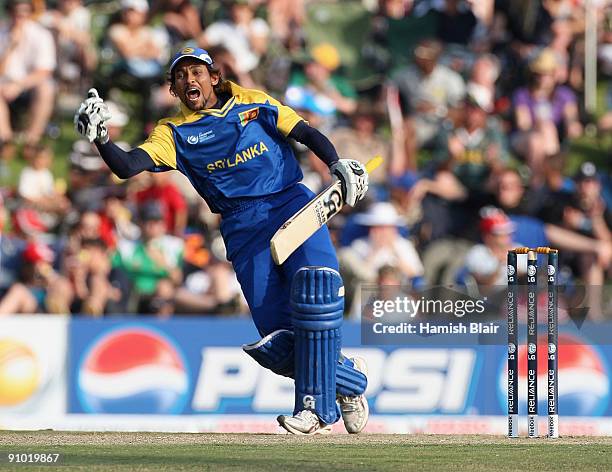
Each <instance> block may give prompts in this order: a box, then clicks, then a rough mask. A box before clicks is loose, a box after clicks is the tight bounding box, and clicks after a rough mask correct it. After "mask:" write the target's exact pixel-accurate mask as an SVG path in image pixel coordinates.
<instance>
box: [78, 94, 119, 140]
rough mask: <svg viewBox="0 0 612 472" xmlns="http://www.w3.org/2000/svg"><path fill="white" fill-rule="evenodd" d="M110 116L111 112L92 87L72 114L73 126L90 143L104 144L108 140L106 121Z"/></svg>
mask: <svg viewBox="0 0 612 472" xmlns="http://www.w3.org/2000/svg"><path fill="white" fill-rule="evenodd" d="M110 118H111V114H110V111H108V107H107V106H106V104H105V103H104V100H102V99H101V98H100V96H99V95H98V91H97V90H96V89H94V88H92V89H89V92H87V98H86V99H85V101H84V102H83V103H81V106H80V107H79V109H78V110H77V112H76V114H75V115H74V127H75V129H76V131H77V133H79V134H80V135H81V136H83V137H85V138H87V139H88V140H89V142H90V143H93V142H94V141H96V142H98V143H101V144H104V143H106V142H108V129H107V128H106V122H107V121H108V120H110Z"/></svg>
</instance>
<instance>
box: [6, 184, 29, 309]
mask: <svg viewBox="0 0 612 472" xmlns="http://www.w3.org/2000/svg"><path fill="white" fill-rule="evenodd" d="M7 217H8V214H7V209H6V208H5V206H4V197H2V194H0V297H3V296H4V294H5V293H6V292H7V291H8V289H9V288H10V287H11V285H12V284H14V283H15V281H16V280H17V276H18V275H19V269H20V267H21V253H22V252H23V249H24V247H25V244H26V242H25V241H24V240H23V239H21V238H18V237H15V236H13V235H10V234H7V233H6V223H7Z"/></svg>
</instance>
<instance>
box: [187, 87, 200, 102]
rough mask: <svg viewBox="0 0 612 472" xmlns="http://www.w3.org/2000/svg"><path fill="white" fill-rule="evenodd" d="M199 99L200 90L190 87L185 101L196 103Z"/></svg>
mask: <svg viewBox="0 0 612 472" xmlns="http://www.w3.org/2000/svg"><path fill="white" fill-rule="evenodd" d="M199 98H200V90H199V89H197V88H195V87H191V88H190V89H187V99H188V100H189V101H191V102H196V101H197V100H198V99H199Z"/></svg>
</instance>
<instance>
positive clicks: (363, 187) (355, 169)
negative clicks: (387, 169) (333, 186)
mask: <svg viewBox="0 0 612 472" xmlns="http://www.w3.org/2000/svg"><path fill="white" fill-rule="evenodd" d="M329 170H330V172H331V174H332V176H335V177H336V178H338V179H339V180H340V182H341V184H342V196H343V197H344V203H346V204H347V205H350V206H355V204H356V203H357V202H358V201H359V200H361V199H362V198H363V197H365V194H366V192H367V191H368V171H367V170H366V168H365V166H364V165H363V164H362V163H361V162H359V161H356V160H354V159H340V160H339V161H338V162H335V163H334V164H332V166H331V167H330V168H329Z"/></svg>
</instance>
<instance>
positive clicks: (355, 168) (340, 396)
mask: <svg viewBox="0 0 612 472" xmlns="http://www.w3.org/2000/svg"><path fill="white" fill-rule="evenodd" d="M168 80H169V84H170V92H171V93H172V94H173V95H174V96H176V97H178V98H179V99H180V101H181V107H180V112H179V113H178V114H177V115H176V116H174V117H171V118H166V119H163V120H160V121H159V122H158V124H157V126H156V127H155V128H154V129H153V131H152V132H151V134H150V136H149V137H148V139H147V140H146V141H145V142H144V143H143V144H141V145H140V146H138V147H137V148H135V149H132V150H131V151H129V152H126V151H123V150H121V149H120V148H119V147H118V146H116V145H115V144H113V143H112V142H111V141H110V140H109V137H108V132H107V128H106V122H107V121H108V120H109V118H110V113H109V111H108V108H107V107H106V105H105V104H104V101H103V100H102V99H101V98H100V97H99V96H98V94H97V92H96V91H95V89H92V90H90V91H89V94H88V97H87V98H86V99H85V101H84V102H83V103H82V104H81V106H80V108H79V109H78V111H77V113H76V115H75V127H76V129H77V132H78V133H80V134H81V135H83V136H85V137H86V138H88V139H89V141H90V142H94V143H95V145H96V147H97V149H98V151H99V152H100V155H101V156H102V158H103V159H104V161H105V162H106V163H107V165H108V166H109V167H110V169H111V170H112V171H113V172H114V173H115V174H116V175H117V176H118V177H120V178H123V179H126V178H129V177H132V176H134V175H136V174H138V173H139V172H142V171H150V172H162V171H167V170H171V169H176V170H178V171H180V172H182V173H183V174H184V175H185V176H187V178H188V179H189V180H190V182H191V184H192V185H193V187H194V188H195V189H196V190H197V192H198V193H199V194H200V195H201V196H202V198H204V200H206V202H207V203H208V205H209V207H210V209H211V210H212V211H213V212H215V213H219V214H221V234H222V236H223V240H224V242H225V246H226V249H227V258H228V260H229V261H231V263H232V265H233V267H234V270H235V272H236V275H237V277H238V281H239V282H240V285H241V287H242V291H243V293H244V295H245V297H246V300H247V302H248V304H249V308H250V310H251V314H252V316H253V321H254V322H255V325H256V327H257V329H258V331H259V333H260V335H261V336H262V339H261V340H259V341H257V342H255V343H253V344H249V345H245V346H243V349H244V350H245V352H246V353H247V354H249V355H250V356H251V357H253V358H254V359H255V360H256V361H257V362H258V363H259V364H261V365H262V366H264V367H266V368H268V369H270V370H272V371H273V372H275V373H277V374H280V375H285V376H288V377H291V378H293V379H295V408H294V411H293V414H292V415H281V416H279V417H278V422H279V424H280V425H281V426H282V427H283V428H285V429H286V430H287V431H289V432H290V433H293V434H304V435H311V434H323V433H327V432H329V431H330V430H331V425H332V424H334V423H335V422H336V421H338V420H339V419H340V416H342V418H343V421H344V424H345V427H346V429H347V431H348V432H349V433H359V432H360V431H361V430H362V429H363V428H364V427H365V425H366V422H367V419H368V404H367V400H366V399H365V396H364V395H363V393H364V391H365V388H366V385H367V379H366V372H365V364H364V362H363V360H362V359H359V358H353V359H348V358H346V357H344V356H343V355H342V353H341V352H340V348H341V341H342V330H341V325H342V314H343V308H344V287H343V284H342V279H341V278H340V275H339V273H338V261H337V258H336V253H335V250H334V247H333V245H332V243H331V240H330V237H329V233H328V230H327V228H326V227H325V226H323V227H322V228H321V229H320V230H318V231H317V232H316V233H315V234H314V235H313V236H311V237H310V238H309V239H308V240H307V241H306V242H305V243H304V244H303V245H302V246H300V248H298V250H296V251H295V252H294V253H293V254H292V255H291V256H290V257H289V258H288V259H287V260H286V261H285V262H284V263H283V264H282V265H280V266H276V265H275V264H274V263H273V260H272V256H271V253H270V239H271V237H272V236H273V235H274V233H275V232H276V230H277V229H278V228H279V227H280V226H281V225H282V224H283V223H284V222H285V221H286V220H287V219H288V218H289V217H290V216H292V215H293V214H294V213H295V212H296V211H298V210H300V209H301V208H302V207H303V206H304V205H305V204H307V203H308V202H309V201H310V200H311V199H312V198H313V197H314V195H313V193H312V192H310V191H309V190H308V189H307V188H306V187H304V186H303V185H302V184H300V181H301V180H302V172H301V170H300V167H299V165H298V162H297V160H296V158H295V156H294V154H293V151H292V149H291V147H290V145H289V143H288V141H287V138H292V139H295V140H297V141H299V142H300V143H303V144H304V145H306V146H308V147H309V148H310V149H311V150H312V151H313V152H314V153H315V154H316V155H317V156H318V157H319V158H320V159H321V160H323V161H324V162H325V163H326V164H327V165H328V166H329V168H330V171H331V173H332V175H333V176H334V178H337V179H340V181H341V183H342V189H343V196H344V198H345V201H346V203H347V204H348V205H351V206H352V205H355V203H356V202H357V201H359V200H360V199H362V198H363V197H364V195H365V193H366V191H367V189H368V173H367V171H366V169H365V167H364V166H363V165H362V164H360V163H359V162H358V161H355V160H351V159H339V158H338V155H337V153H336V150H335V148H334V146H333V145H332V144H331V142H330V141H329V140H328V139H327V138H326V137H325V136H324V135H323V134H321V133H320V132H319V131H318V130H316V129H314V128H312V127H310V126H309V125H308V123H306V122H305V121H304V120H303V119H302V118H301V117H300V116H299V115H298V114H297V113H296V112H295V111H293V110H292V109H291V108H289V107H287V106H284V105H282V104H281V103H279V102H278V101H277V100H275V99H273V98H272V97H270V96H268V95H266V94H265V93H263V92H261V91H258V90H248V89H244V88H242V87H239V86H238V85H236V84H235V83H232V82H229V81H226V80H224V79H223V77H221V74H220V72H219V69H218V68H217V67H216V65H215V63H214V61H213V58H212V57H210V55H209V54H208V52H207V51H205V50H203V49H199V48H190V47H187V48H184V49H182V50H181V51H179V52H178V53H177V54H176V55H175V56H174V58H173V59H172V61H171V63H170V67H169V71H168Z"/></svg>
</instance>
